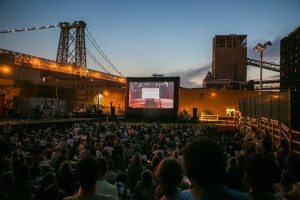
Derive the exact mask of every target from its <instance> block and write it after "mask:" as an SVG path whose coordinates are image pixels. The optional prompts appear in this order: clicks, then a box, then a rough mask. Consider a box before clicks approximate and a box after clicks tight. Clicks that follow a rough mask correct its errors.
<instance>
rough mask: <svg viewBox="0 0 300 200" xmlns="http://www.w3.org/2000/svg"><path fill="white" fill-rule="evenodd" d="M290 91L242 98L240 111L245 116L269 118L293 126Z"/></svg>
mask: <svg viewBox="0 0 300 200" xmlns="http://www.w3.org/2000/svg"><path fill="white" fill-rule="evenodd" d="M290 97H291V93H290V91H284V92H275V93H269V94H263V95H259V96H255V97H251V98H246V99H241V100H240V102H239V105H240V111H241V114H242V116H243V117H252V118H260V117H264V118H268V119H273V120H277V121H279V122H281V123H284V124H285V125H287V126H289V127H291V126H290V125H291V119H290V113H291V104H290V99H291V98H290Z"/></svg>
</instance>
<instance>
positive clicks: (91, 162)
mask: <svg viewBox="0 0 300 200" xmlns="http://www.w3.org/2000/svg"><path fill="white" fill-rule="evenodd" d="M99 173H100V164H99V162H98V160H96V159H95V158H93V157H91V156H87V157H85V158H83V159H82V160H80V161H79V163H78V164H77V168H76V176H77V180H78V182H79V185H80V186H81V188H82V189H84V190H92V189H93V188H94V187H95V184H96V181H97V178H98V174H99Z"/></svg>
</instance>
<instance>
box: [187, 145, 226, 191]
mask: <svg viewBox="0 0 300 200" xmlns="http://www.w3.org/2000/svg"><path fill="white" fill-rule="evenodd" d="M183 155H184V166H185V170H186V173H187V175H188V177H189V178H190V180H191V181H193V182H194V183H196V184H198V185H199V186H202V187H209V186H212V185H215V184H218V183H221V181H222V178H223V176H224V172H225V168H226V159H225V154H224V151H223V149H222V148H221V146H220V145H218V144H217V143H215V142H213V141H210V140H198V141H194V142H191V143H190V144H187V145H186V147H185V150H184V154H183Z"/></svg>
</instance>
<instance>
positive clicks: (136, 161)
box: [132, 153, 141, 165]
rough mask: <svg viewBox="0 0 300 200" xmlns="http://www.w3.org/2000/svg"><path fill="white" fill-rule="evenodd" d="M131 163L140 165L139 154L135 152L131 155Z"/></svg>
mask: <svg viewBox="0 0 300 200" xmlns="http://www.w3.org/2000/svg"><path fill="white" fill-rule="evenodd" d="M132 164H133V165H140V164H141V159H140V155H139V154H137V153H135V154H134V155H133V156H132Z"/></svg>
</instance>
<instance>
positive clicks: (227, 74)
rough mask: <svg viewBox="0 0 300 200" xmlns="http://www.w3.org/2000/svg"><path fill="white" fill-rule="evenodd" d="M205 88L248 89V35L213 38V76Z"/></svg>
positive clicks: (207, 79)
mask: <svg viewBox="0 0 300 200" xmlns="http://www.w3.org/2000/svg"><path fill="white" fill-rule="evenodd" d="M203 86H204V87H205V88H215V89H234V90H241V89H247V87H248V83H247V35H235V34H231V35H216V36H215V37H214V38H213V53H212V74H211V76H206V78H205V79H204V81H203Z"/></svg>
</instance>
